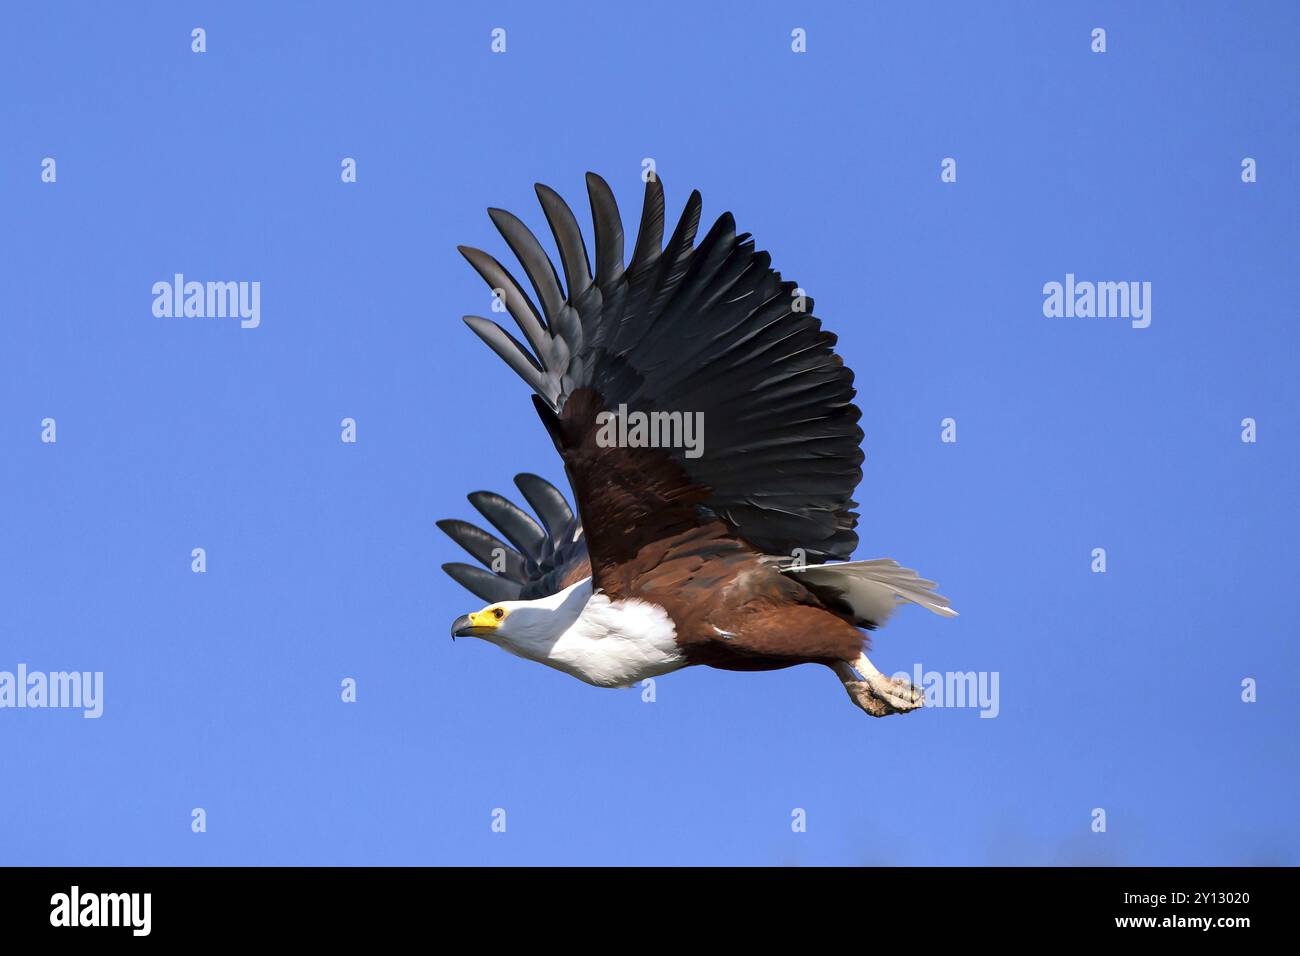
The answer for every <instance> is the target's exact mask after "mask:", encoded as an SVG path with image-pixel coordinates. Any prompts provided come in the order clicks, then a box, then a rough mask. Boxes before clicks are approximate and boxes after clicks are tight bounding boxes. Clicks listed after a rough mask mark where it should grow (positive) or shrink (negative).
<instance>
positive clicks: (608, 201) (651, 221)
mask: <svg viewBox="0 0 1300 956" xmlns="http://www.w3.org/2000/svg"><path fill="white" fill-rule="evenodd" d="M536 190H537V196H538V199H539V200H540V201H541V205H542V210H543V212H544V213H545V216H546V220H547V222H548V224H549V225H550V228H551V232H552V234H553V235H554V237H555V245H556V247H557V249H558V251H559V258H560V266H561V269H562V271H563V285H561V277H560V272H559V271H558V270H557V269H556V268H555V266H554V264H553V263H552V262H551V260H550V259H549V258H548V256H547V254H546V253H545V251H543V249H542V246H541V243H540V242H538V240H537V238H536V236H534V235H533V234H532V233H531V232H530V231H529V230H528V229H527V227H525V226H524V224H523V223H522V222H521V221H520V220H519V219H517V218H516V217H515V216H513V215H511V214H510V213H508V212H506V211H504V210H501V209H490V210H489V211H488V214H489V216H490V217H491V219H492V222H493V223H494V224H495V226H496V228H497V229H498V230H499V231H500V233H501V235H502V237H503V238H504V239H505V241H506V245H508V246H509V247H510V249H511V251H512V252H513V253H514V255H515V257H516V258H518V260H519V263H520V265H521V266H522V267H523V270H524V273H525V275H527V277H528V281H529V284H530V285H531V286H532V290H533V293H534V296H530V295H529V294H528V293H527V292H525V291H524V289H523V288H522V287H521V286H520V284H519V283H518V282H517V281H516V280H515V278H514V277H513V276H512V275H511V274H510V273H509V272H507V271H506V269H505V268H504V267H503V266H502V265H501V263H500V262H498V261H497V260H496V259H494V258H493V257H492V256H490V255H488V254H487V253H485V252H481V251H480V250H478V249H471V248H467V247H464V246H462V247H460V251H461V253H462V254H463V255H464V256H465V258H466V259H468V260H469V263H470V265H472V266H473V267H474V269H475V270H476V271H477V272H478V274H479V275H480V276H482V277H483V279H484V280H486V282H487V284H488V285H489V286H490V287H491V288H492V289H493V290H494V295H495V296H496V299H497V300H498V301H500V302H501V303H502V304H503V305H504V307H505V310H506V311H508V312H509V314H510V316H511V318H512V319H513V320H514V321H515V323H516V324H517V325H518V326H519V330H520V332H521V333H522V335H523V338H524V341H523V342H521V341H520V340H519V339H517V338H516V337H515V336H513V335H512V334H510V333H509V332H507V331H506V330H505V329H503V328H501V327H500V326H498V325H497V324H495V323H493V322H491V321H489V320H487V319H484V318H480V317H478V316H466V317H465V322H466V323H467V324H468V325H469V327H470V328H471V329H472V330H473V331H474V332H475V333H477V334H478V336H479V337H480V338H481V339H483V341H484V342H486V343H487V344H488V345H489V346H490V347H491V348H492V349H493V351H495V352H496V353H497V355H499V356H500V357H501V358H502V359H503V360H504V361H505V363H506V364H507V365H509V366H510V368H512V369H513V370H514V371H515V372H516V373H517V374H518V375H519V377H520V378H522V379H523V380H524V381H525V382H526V383H527V384H528V385H529V386H531V388H532V390H533V392H534V393H535V395H534V396H533V403H534V405H535V406H536V409H537V412H538V414H539V415H540V416H541V419H542V423H543V424H544V425H545V426H546V429H547V431H548V433H549V434H550V437H551V439H552V441H553V442H554V443H555V448H556V450H557V451H558V452H559V454H560V457H561V458H562V459H563V461H564V470H565V473H566V475H567V476H568V479H569V484H570V486H571V488H572V491H573V498H574V501H575V503H576V505H577V515H575V514H574V512H573V510H572V509H571V508H570V507H569V504H568V502H567V501H566V499H565V497H564V495H563V494H562V493H561V492H560V491H558V490H557V489H556V488H555V487H554V486H552V485H551V484H549V483H548V482H546V481H544V480H542V479H541V478H539V477H537V476H536V475H531V474H521V475H519V476H518V477H517V478H516V479H515V483H516V484H517V485H518V487H519V491H520V492H521V493H522V494H523V496H524V498H525V499H526V500H527V502H528V504H529V505H531V506H532V508H533V510H534V511H535V512H536V514H537V518H538V519H540V523H539V522H538V521H537V520H534V518H532V517H531V516H530V515H529V514H528V513H527V512H525V511H524V510H523V509H522V508H520V507H518V506H516V505H515V504H513V503H511V502H510V501H509V500H507V499H506V498H504V497H502V496H501V495H497V494H492V493H489V492H483V491H479V492H475V493H473V494H471V495H470V496H469V500H470V502H471V504H473V505H474V507H475V508H476V509H478V511H479V512H480V513H481V514H482V515H483V516H484V517H485V518H486V519H487V520H488V521H489V522H490V523H491V525H492V526H493V527H494V528H495V529H496V530H497V532H499V533H500V535H501V536H502V537H503V538H504V539H505V540H504V541H503V540H501V538H498V537H497V536H496V535H494V534H491V533H489V532H487V531H484V530H482V529H481V528H478V527H476V526H474V525H472V524H469V523H468V522H464V521H456V520H445V521H440V522H438V526H439V527H440V528H441V529H442V530H443V531H445V532H446V533H447V534H448V535H450V536H451V538H452V539H453V540H455V541H456V542H457V543H458V544H460V545H461V546H462V547H464V548H465V550H466V551H468V552H469V553H470V554H471V555H472V556H473V557H474V558H476V559H477V560H478V561H480V562H481V563H482V564H483V565H484V566H485V568H486V569H485V568H479V567H474V566H473V565H469V564H463V563H452V564H445V565H443V569H444V570H445V571H446V572H447V573H448V574H449V575H451V577H452V578H454V579H455V580H456V581H458V582H459V583H460V584H462V585H464V586H465V587H466V588H468V589H469V590H470V591H472V592H473V593H474V594H476V595H477V596H478V597H479V598H481V599H482V600H484V601H488V602H490V603H489V604H488V606H487V607H485V608H484V609H483V610H481V611H477V612H475V613H473V614H467V615H464V616H462V617H459V618H457V619H456V621H455V623H453V624H452V626H451V634H452V638H453V639H455V638H456V637H465V636H468V637H479V638H483V639H484V640H486V641H489V642H491V643H493V644H496V645H497V646H498V647H501V648H503V649H504V650H507V651H509V652H510V653H512V654H516V655H518V656H520V657H525V658H528V659H529V660H533V661H538V662H540V663H542V664H546V665H548V666H550V667H554V668H556V669H557V670H561V671H564V672H566V673H568V674H572V675H573V676H574V677H577V678H579V679H581V680H584V681H586V682H587V683H589V684H594V685H596V686H599V687H629V686H632V685H633V684H635V683H637V682H639V681H641V680H644V679H645V678H649V677H657V676H659V675H661V674H667V673H669V672H671V671H675V670H678V669H679V668H682V667H689V666H691V665H693V664H707V665H709V666H711V667H718V668H723V669H726V670H739V671H760V670H775V669H777V668H782V667H790V666H792V665H794V664H809V663H815V664H824V665H826V666H828V667H830V668H831V669H832V670H834V671H835V674H836V676H837V677H838V678H839V679H840V681H841V682H842V683H843V684H844V687H845V689H846V690H847V691H848V694H849V698H850V699H851V700H852V701H853V702H854V703H855V704H856V705H857V706H859V707H861V708H862V709H863V710H864V711H866V712H867V713H868V714H871V715H872V716H873V717H882V716H884V715H886V714H893V713H900V712H905V711H909V710H913V709H915V708H917V707H919V706H921V703H922V699H923V698H922V695H921V693H920V692H919V691H918V690H917V689H916V688H915V687H913V686H912V685H911V684H910V683H909V682H907V681H906V680H901V679H890V678H888V677H886V676H885V675H883V674H882V673H881V672H880V671H878V670H877V669H876V668H875V667H874V666H873V665H872V664H871V662H870V661H869V660H867V657H866V654H865V653H864V651H865V649H866V646H867V640H866V638H867V635H866V634H865V633H864V630H863V629H866V630H872V629H874V628H877V627H879V626H880V625H881V624H883V623H884V622H885V620H886V619H887V618H888V617H889V615H890V613H891V612H892V611H893V610H894V608H895V607H896V606H897V605H898V604H900V603H904V602H911V603H914V604H919V605H921V606H922V607H924V608H928V609H929V610H931V611H933V612H935V613H936V614H940V615H943V616H946V617H953V616H956V612H955V611H953V610H952V609H951V608H950V607H949V605H948V600H947V598H945V597H943V596H942V595H940V594H937V593H936V592H935V591H934V587H935V584H934V582H933V581H926V580H923V579H921V578H920V577H919V576H918V575H917V573H916V572H915V571H911V570H909V569H907V568H903V567H900V566H899V564H898V563H897V562H896V561H893V560H890V559H877V560H871V561H853V560H850V559H851V558H852V555H853V551H854V549H855V548H856V547H857V544H858V536H857V533H856V532H855V531H854V528H855V527H856V525H857V520H858V515H857V513H856V512H855V511H854V508H856V507H857V503H856V502H855V501H853V500H852V495H853V491H854V489H855V488H856V487H857V484H858V482H859V481H860V480H861V478H862V469H861V464H862V461H863V454H862V450H861V447H860V446H861V442H862V437H863V435H862V429H861V428H859V427H858V419H859V417H860V416H861V412H860V411H859V409H858V408H857V406H856V405H854V403H853V398H854V395H855V391H854V388H853V373H852V371H850V370H849V369H848V368H846V367H845V365H844V362H843V360H842V359H841V358H840V356H839V355H837V354H836V353H835V351H834V347H835V343H836V338H835V336H834V335H832V334H831V333H830V332H825V331H823V330H822V327H821V322H820V321H819V320H818V319H816V318H814V317H813V315H812V301H811V300H810V299H805V298H804V296H803V293H802V290H800V289H798V288H796V286H795V284H794V283H793V282H786V281H782V279H781V276H780V274H779V273H778V272H775V271H774V270H773V269H772V268H771V265H770V257H769V256H768V254H767V253H766V252H761V251H756V250H755V248H754V242H753V240H752V239H751V238H750V236H749V235H748V234H747V233H745V234H740V235H737V233H736V224H735V220H734V219H733V218H732V216H731V214H730V213H723V214H722V215H721V216H720V217H718V220H717V222H715V223H714V224H713V228H712V229H710V230H709V231H708V234H707V235H705V237H704V238H703V240H701V241H700V243H699V245H696V244H695V238H696V232H697V229H698V227H699V224H700V194H699V192H693V193H691V196H690V199H689V200H687V203H686V209H685V211H684V212H683V213H682V216H681V219H680V220H679V221H678V223H677V226H676V228H675V229H674V230H673V233H672V235H671V236H670V237H669V239H668V244H667V246H665V245H664V244H663V234H664V193H663V186H662V184H661V183H660V181H659V179H658V178H657V177H654V178H651V179H650V180H649V181H648V182H646V186H645V201H644V205H643V208H642V211H641V223H640V228H639V230H638V232H637V237H636V242H635V245H634V247H633V250H632V258H631V261H630V262H625V260H624V250H623V224H622V220H621V218H620V216H619V211H618V206H617V205H616V203H615V202H614V196H613V193H612V192H611V191H610V188H609V186H608V184H607V183H606V182H605V181H604V180H603V179H601V178H600V177H599V176H597V175H595V174H593V173H588V174H587V193H588V196H589V198H590V202H591V212H592V220H593V227H594V237H595V242H594V246H593V251H594V253H595V259H596V269H595V273H594V274H593V272H592V269H591V263H590V260H589V259H588V256H587V247H586V244H585V241H584V239H583V236H582V232H581V230H580V229H579V227H578V222H577V220H576V219H575V218H574V215H573V212H572V210H570V208H569V207H568V205H566V204H565V202H564V200H563V199H561V198H560V196H559V195H558V194H557V193H556V192H555V191H554V190H552V189H550V188H548V187H546V186H542V185H540V184H539V185H538V186H537V187H536ZM538 306H540V309H539V308H538ZM638 416H639V417H638ZM696 422H698V423H699V424H700V426H701V430H700V431H699V432H698V433H697V434H695V435H694V436H693V437H692V436H691V435H690V434H689V433H690V431H691V429H690V427H689V426H690V424H691V423H696ZM507 542H508V543H507Z"/></svg>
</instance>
